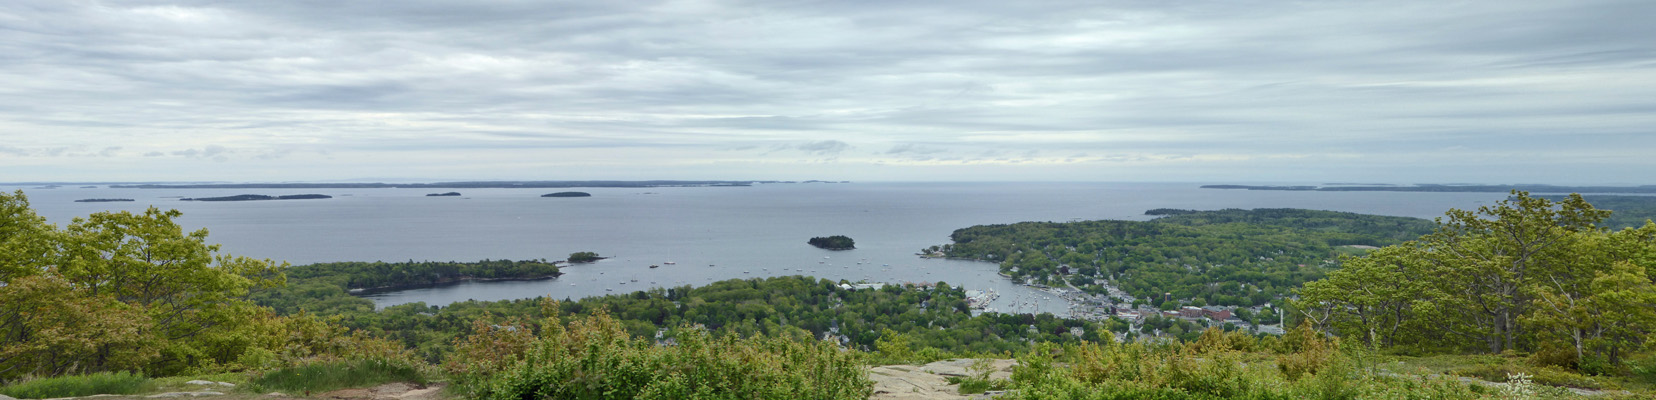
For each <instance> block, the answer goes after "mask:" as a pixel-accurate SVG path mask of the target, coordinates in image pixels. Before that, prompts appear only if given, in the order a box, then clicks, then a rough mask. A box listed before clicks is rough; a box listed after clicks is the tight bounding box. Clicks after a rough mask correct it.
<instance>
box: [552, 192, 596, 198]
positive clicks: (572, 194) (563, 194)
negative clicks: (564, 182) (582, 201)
mask: <svg viewBox="0 0 1656 400" xmlns="http://www.w3.org/2000/svg"><path fill="white" fill-rule="evenodd" d="M541 197H592V193H587V192H557V193H547V194H543V195H541Z"/></svg>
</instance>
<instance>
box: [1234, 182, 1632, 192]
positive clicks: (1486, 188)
mask: <svg viewBox="0 0 1656 400" xmlns="http://www.w3.org/2000/svg"><path fill="white" fill-rule="evenodd" d="M1202 189H1244V190H1296V191H1316V192H1484V193H1505V192H1510V191H1514V190H1517V191H1521V192H1530V193H1583V194H1586V193H1656V185H1642V186H1553V185H1536V184H1517V185H1470V184H1468V185H1459V184H1456V185H1442V184H1419V185H1387V184H1361V185H1346V184H1327V185H1295V186H1271V185H1202Z"/></svg>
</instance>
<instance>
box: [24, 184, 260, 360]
mask: <svg viewBox="0 0 1656 400" xmlns="http://www.w3.org/2000/svg"><path fill="white" fill-rule="evenodd" d="M0 211H3V212H0V218H4V220H0V235H4V236H3V237H0V246H4V247H5V249H4V250H5V251H6V252H5V256H4V257H6V259H5V260H4V261H5V264H0V265H3V266H0V279H3V281H0V283H4V285H0V380H11V379H16V378H18V377H20V376H25V375H33V376H58V375H63V374H68V373H86V372H101V371H119V370H142V371H145V372H147V373H150V374H153V375H170V374H175V373H179V372H183V371H186V370H203V369H220V368H225V366H228V365H234V364H235V361H236V360H237V359H239V358H241V357H242V356H243V355H244V354H246V352H247V351H249V349H250V348H252V347H254V346H252V345H251V343H252V342H259V341H263V342H266V343H274V342H277V340H263V339H260V338H254V337H251V336H249V335H248V334H247V333H246V332H245V331H244V329H247V328H249V327H251V326H255V325H257V324H258V322H259V320H260V319H261V318H265V317H268V316H269V314H268V312H267V311H263V310H262V309H261V308H259V307H256V306H254V305H253V304H252V303H250V302H248V301H246V300H245V299H244V297H245V296H247V294H248V293H249V292H250V291H252V290H256V289H261V288H268V287H272V286H276V285H280V284H281V283H282V282H283V278H282V276H281V273H280V268H281V267H280V266H278V265H277V264H275V263H273V262H271V261H269V260H253V259H248V258H244V257H232V256H226V255H219V254H217V251H218V246H217V245H208V244H206V237H207V231H206V230H198V231H195V232H189V233H185V232H184V230H183V228H181V227H180V226H179V225H178V224H177V223H175V222H174V221H173V220H174V219H175V218H178V217H179V216H180V215H181V214H180V213H179V212H178V211H176V210H171V211H161V210H159V209H156V208H154V207H151V208H149V209H148V210H146V211H144V212H143V213H141V214H134V213H131V212H126V211H122V212H100V213H94V214H92V215H90V216H88V217H86V218H76V219H74V220H73V221H72V222H71V223H70V224H69V225H68V226H67V227H65V228H63V229H57V228H56V227H53V226H50V225H45V224H44V222H43V220H42V219H41V218H39V217H38V216H36V215H34V213H33V211H31V210H30V209H29V208H28V202H27V199H26V198H24V196H23V194H22V193H21V192H19V193H17V194H16V195H11V196H7V195H0Z"/></svg>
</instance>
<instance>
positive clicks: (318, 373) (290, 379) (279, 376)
mask: <svg viewBox="0 0 1656 400" xmlns="http://www.w3.org/2000/svg"><path fill="white" fill-rule="evenodd" d="M391 382H414V383H419V384H425V383H426V380H425V377H424V375H422V374H421V373H420V371H419V370H418V369H416V368H415V367H413V366H409V365H405V364H402V363H397V362H389V361H378V360H356V361H329V362H320V363H315V364H310V365H303V366H297V367H288V368H282V369H278V370H274V371H270V372H266V373H265V374H263V375H260V376H257V377H254V378H253V379H250V380H249V381H248V382H247V386H248V389H249V390H252V391H253V392H255V393H265V392H273V391H274V392H283V393H291V394H302V393H307V392H326V391H330V390H336V389H343V388H352V387H368V386H374V385H379V384H383V383H391Z"/></svg>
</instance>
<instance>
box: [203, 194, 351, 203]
mask: <svg viewBox="0 0 1656 400" xmlns="http://www.w3.org/2000/svg"><path fill="white" fill-rule="evenodd" d="M331 198H333V196H329V195H325V194H290V195H282V196H266V195H262V194H239V195H235V196H224V197H194V198H183V199H179V200H184V201H258V200H309V199H331Z"/></svg>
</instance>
